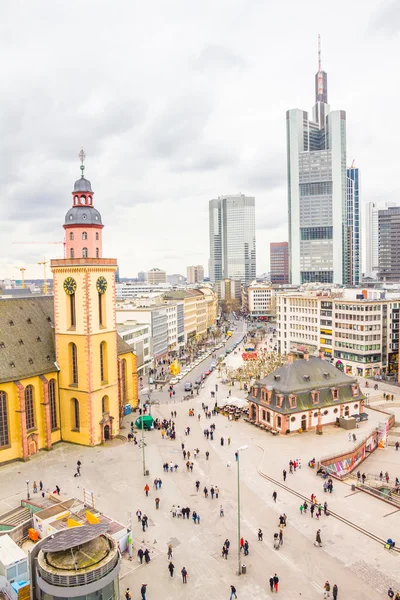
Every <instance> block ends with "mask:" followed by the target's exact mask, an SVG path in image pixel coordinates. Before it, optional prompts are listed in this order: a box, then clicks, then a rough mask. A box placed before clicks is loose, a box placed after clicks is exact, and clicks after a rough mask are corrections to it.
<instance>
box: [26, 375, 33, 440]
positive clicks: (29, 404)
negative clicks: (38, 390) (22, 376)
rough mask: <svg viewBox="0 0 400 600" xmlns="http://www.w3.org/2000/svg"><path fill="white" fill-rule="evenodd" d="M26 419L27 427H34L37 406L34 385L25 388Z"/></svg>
mask: <svg viewBox="0 0 400 600" xmlns="http://www.w3.org/2000/svg"><path fill="white" fill-rule="evenodd" d="M25 419H26V428H27V429H33V428H34V427H35V407H34V403H33V386H32V385H27V386H26V388H25Z"/></svg>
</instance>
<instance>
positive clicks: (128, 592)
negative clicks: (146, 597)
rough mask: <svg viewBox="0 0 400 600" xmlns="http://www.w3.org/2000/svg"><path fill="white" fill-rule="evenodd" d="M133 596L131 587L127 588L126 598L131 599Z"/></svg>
mask: <svg viewBox="0 0 400 600" xmlns="http://www.w3.org/2000/svg"><path fill="white" fill-rule="evenodd" d="M131 598H132V596H131V593H130V591H129V588H126V592H125V599H126V600H131Z"/></svg>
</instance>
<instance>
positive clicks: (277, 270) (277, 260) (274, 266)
mask: <svg viewBox="0 0 400 600" xmlns="http://www.w3.org/2000/svg"><path fill="white" fill-rule="evenodd" d="M270 272H271V283H274V284H279V283H281V284H285V283H289V244H288V243H287V242H271V244H270Z"/></svg>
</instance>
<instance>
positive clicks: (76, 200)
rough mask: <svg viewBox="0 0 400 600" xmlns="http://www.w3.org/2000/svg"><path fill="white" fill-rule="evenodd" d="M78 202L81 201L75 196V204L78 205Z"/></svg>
mask: <svg viewBox="0 0 400 600" xmlns="http://www.w3.org/2000/svg"><path fill="white" fill-rule="evenodd" d="M78 201H79V198H78V196H75V197H74V204H78Z"/></svg>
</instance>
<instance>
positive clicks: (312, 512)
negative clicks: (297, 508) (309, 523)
mask: <svg viewBox="0 0 400 600" xmlns="http://www.w3.org/2000/svg"><path fill="white" fill-rule="evenodd" d="M314 510H315V504H311V506H310V512H311V516H312V517H314Z"/></svg>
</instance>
